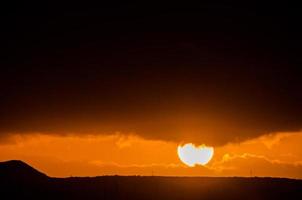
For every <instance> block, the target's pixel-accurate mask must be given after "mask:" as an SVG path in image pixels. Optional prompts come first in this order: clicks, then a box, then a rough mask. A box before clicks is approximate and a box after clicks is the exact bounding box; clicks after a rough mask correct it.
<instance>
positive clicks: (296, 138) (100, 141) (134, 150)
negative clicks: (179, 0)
mask: <svg viewBox="0 0 302 200" xmlns="http://www.w3.org/2000/svg"><path fill="white" fill-rule="evenodd" d="M200 144H202V143H200ZM200 144H196V145H200ZM178 145H179V143H176V142H169V141H162V140H147V139H144V138H141V137H139V136H136V135H131V134H130V135H129V134H122V133H116V134H114V135H107V136H105V135H90V136H76V135H68V136H58V135H57V136H56V135H45V134H39V133H35V134H28V135H25V136H24V135H23V136H21V135H18V134H14V135H13V136H11V137H10V138H8V140H6V141H3V142H2V143H0V160H2V161H4V160H11V159H20V160H23V161H25V162H27V163H29V164H30V165H32V166H34V167H35V168H37V169H39V170H41V171H43V172H45V173H46V174H48V175H49V176H56V177H67V176H97V175H113V174H118V175H152V174H154V175H163V176H251V175H252V176H274V177H290V178H302V149H301V148H300V147H301V145H302V134H301V132H290V133H289V132H288V133H287V132H281V133H274V134H268V135H264V136H261V137H258V138H254V139H250V140H246V141H243V142H241V143H229V144H226V145H224V146H218V147H214V148H215V153H214V157H213V159H212V160H211V161H210V162H209V163H208V164H207V165H206V166H204V167H203V166H196V167H192V168H191V167H188V166H186V165H184V164H183V163H182V162H181V161H180V160H179V158H178V156H177V146H178Z"/></svg>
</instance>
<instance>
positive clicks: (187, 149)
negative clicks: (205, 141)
mask: <svg viewBox="0 0 302 200" xmlns="http://www.w3.org/2000/svg"><path fill="white" fill-rule="evenodd" d="M177 154H178V157H179V159H180V160H181V161H182V162H183V163H184V164H186V165H187V166H189V167H194V166H195V165H206V164H207V163H208V162H210V160H211V159H212V157H213V155H214V148H213V147H208V146H205V145H200V146H195V145H194V144H192V143H187V144H184V145H183V146H181V145H178V148H177Z"/></svg>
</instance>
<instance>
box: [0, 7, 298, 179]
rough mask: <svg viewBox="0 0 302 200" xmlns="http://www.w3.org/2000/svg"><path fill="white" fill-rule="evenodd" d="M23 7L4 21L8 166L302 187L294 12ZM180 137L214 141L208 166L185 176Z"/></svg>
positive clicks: (0, 138)
mask: <svg viewBox="0 0 302 200" xmlns="http://www.w3.org/2000/svg"><path fill="white" fill-rule="evenodd" d="M21 7H22V6H20V7H15V6H11V7H8V8H7V11H6V12H3V13H2V14H1V15H3V17H2V19H1V20H3V23H2V24H3V27H2V30H3V31H2V33H1V43H2V45H1V46H2V47H1V49H3V53H2V57H3V58H2V59H1V60H0V64H1V66H3V67H1V69H0V90H1V94H0V95H1V98H0V111H1V112H0V149H1V152H0V159H1V160H6V159H22V160H25V161H28V162H30V163H32V164H34V165H35V166H37V167H38V168H41V169H42V170H44V171H45V172H46V173H49V174H50V175H54V176H69V175H70V174H72V175H99V174H149V175H150V173H151V172H152V171H155V173H156V174H159V175H217V176H219V175H221V176H225V175H238V176H249V175H259V176H285V177H299V178H301V174H302V171H301V161H302V155H301V150H300V148H299V147H300V146H301V145H300V144H299V141H301V136H300V132H301V128H302V115H301V113H302V110H301V102H302V93H301V91H302V79H301V75H302V74H301V72H300V70H299V67H298V66H299V63H300V57H299V56H298V46H299V43H300V38H299V36H298V35H299V34H298V32H297V31H296V30H295V26H291V24H292V23H293V24H294V23H295V22H296V21H295V20H292V17H293V15H294V13H295V12H294V9H292V10H291V11H292V12H291V14H289V12H288V11H290V9H289V8H288V7H287V6H285V5H279V4H274V5H272V4H269V5H268V4H267V5H266V4H262V5H256V4H255V3H251V4H245V3H241V4H226V3H225V4H213V3H204V4H200V5H195V6H192V5H191V6H186V5H177V4H174V5H172V6H171V5H163V4H161V5H160V6H159V5H155V4H145V5H139V4H119V5H109V4H108V5H101V4H100V5H96V6H94V7H91V6H90V7H89V6H85V5H72V6H71V5H60V6H56V5H47V6H42V5H41V9H35V10H34V9H33V7H31V5H28V4H27V5H25V7H22V8H21ZM289 21H291V22H292V23H289ZM185 142H192V143H194V144H196V145H199V144H206V145H211V146H214V147H215V156H214V158H213V160H212V161H211V163H209V165H208V166H207V167H197V168H192V169H191V168H190V169H188V168H186V167H184V166H183V165H182V164H181V163H180V161H179V159H178V158H177V154H176V149H177V145H178V144H181V143H185ZM281 147H282V148H281ZM280 149H282V151H281V150H280ZM58 166H60V167H58ZM62 166H65V167H62ZM172 169H173V170H172ZM150 171H151V172H150Z"/></svg>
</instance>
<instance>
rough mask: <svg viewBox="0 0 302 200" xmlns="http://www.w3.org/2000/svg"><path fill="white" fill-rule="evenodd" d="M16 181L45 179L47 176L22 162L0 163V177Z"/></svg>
mask: <svg viewBox="0 0 302 200" xmlns="http://www.w3.org/2000/svg"><path fill="white" fill-rule="evenodd" d="M5 176H8V178H14V179H26V178H30V179H33V178H34V179H45V178H46V177H47V176H46V175H45V174H43V173H42V172H39V171H38V170H36V169H34V168H33V167H31V166H29V165H28V164H26V163H25V162H22V161H20V160H10V161H6V162H0V177H1V178H3V177H5Z"/></svg>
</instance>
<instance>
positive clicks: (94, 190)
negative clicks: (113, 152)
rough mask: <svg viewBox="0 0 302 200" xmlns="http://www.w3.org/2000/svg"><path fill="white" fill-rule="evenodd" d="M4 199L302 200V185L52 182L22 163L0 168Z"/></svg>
mask: <svg viewBox="0 0 302 200" xmlns="http://www.w3.org/2000/svg"><path fill="white" fill-rule="evenodd" d="M0 199H108V200H112V199H113V200H115V199H119V200H120V199H125V200H127V199H129V200H130V199H131V200H136V199H137V200H138V199H139V200H141V199H147V200H153V199H154V200H155V199H157V200H161V199H179V200H180V199H183V200H191V199H192V200H193V199H196V200H197V199H211V200H215V199H241V200H242V199H244V200H249V199H251V200H252V199H253V200H255V199H266V200H267V199H274V200H276V199H277V200H278V199H302V180H295V179H286V178H258V177H253V178H242V177H156V176H152V177H151V176H150V177H144V176H100V177H71V178H50V177H47V176H46V175H45V174H43V173H41V172H39V171H37V170H35V169H33V168H32V167H30V166H29V165H27V164H25V163H23V162H21V161H8V162H2V163H0Z"/></svg>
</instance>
